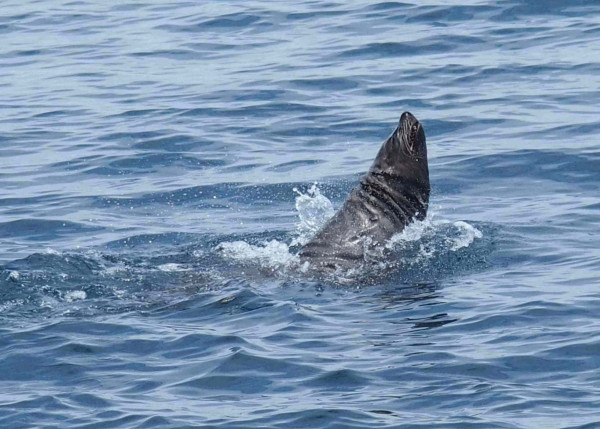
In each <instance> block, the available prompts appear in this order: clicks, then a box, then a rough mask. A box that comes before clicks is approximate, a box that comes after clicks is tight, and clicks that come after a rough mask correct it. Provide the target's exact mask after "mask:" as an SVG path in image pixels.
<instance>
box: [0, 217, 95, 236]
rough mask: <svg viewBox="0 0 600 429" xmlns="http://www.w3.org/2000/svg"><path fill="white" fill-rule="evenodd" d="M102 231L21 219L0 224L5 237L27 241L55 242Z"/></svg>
mask: <svg viewBox="0 0 600 429" xmlns="http://www.w3.org/2000/svg"><path fill="white" fill-rule="evenodd" d="M100 229H102V228H101V227H98V226H94V225H86V224H82V223H76V222H69V221H63V220H48V219H20V220H14V221H9V222H3V223H0V234H1V235H2V236H4V237H21V238H24V239H27V240H36V241H37V240H53V239H56V238H59V237H61V236H64V235H70V234H81V233H83V232H93V231H98V230H100Z"/></svg>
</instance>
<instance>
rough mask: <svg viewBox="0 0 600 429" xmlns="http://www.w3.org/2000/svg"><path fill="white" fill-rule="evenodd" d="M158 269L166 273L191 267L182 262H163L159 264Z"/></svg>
mask: <svg viewBox="0 0 600 429" xmlns="http://www.w3.org/2000/svg"><path fill="white" fill-rule="evenodd" d="M158 269H159V270H161V271H164V272H166V273H173V272H177V271H189V268H188V267H186V266H185V265H182V264H173V263H170V264H162V265H159V266H158Z"/></svg>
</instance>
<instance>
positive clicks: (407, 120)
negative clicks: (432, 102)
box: [400, 112, 419, 126]
mask: <svg viewBox="0 0 600 429" xmlns="http://www.w3.org/2000/svg"><path fill="white" fill-rule="evenodd" d="M418 122H419V121H418V120H417V118H415V117H414V116H413V114H412V113H410V112H404V113H403V114H402V116H400V124H406V125H409V126H410V125H412V124H415V123H418Z"/></svg>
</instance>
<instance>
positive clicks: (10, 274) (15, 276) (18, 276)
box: [6, 271, 21, 281]
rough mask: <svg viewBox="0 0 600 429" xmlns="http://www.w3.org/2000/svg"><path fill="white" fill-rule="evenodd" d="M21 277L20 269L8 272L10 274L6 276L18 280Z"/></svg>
mask: <svg viewBox="0 0 600 429" xmlns="http://www.w3.org/2000/svg"><path fill="white" fill-rule="evenodd" d="M20 278H21V274H19V272H18V271H11V272H10V273H8V276H7V277H6V280H13V281H17V280H19V279H20Z"/></svg>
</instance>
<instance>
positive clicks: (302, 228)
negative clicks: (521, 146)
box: [216, 183, 483, 277]
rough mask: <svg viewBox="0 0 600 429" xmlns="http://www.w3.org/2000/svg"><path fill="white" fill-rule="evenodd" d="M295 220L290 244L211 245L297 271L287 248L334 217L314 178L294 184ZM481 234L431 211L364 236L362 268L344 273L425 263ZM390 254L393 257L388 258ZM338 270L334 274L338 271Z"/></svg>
mask: <svg viewBox="0 0 600 429" xmlns="http://www.w3.org/2000/svg"><path fill="white" fill-rule="evenodd" d="M293 191H294V192H295V193H296V194H298V195H297V197H296V210H297V212H298V223H297V225H296V230H295V232H294V233H293V234H292V238H291V240H290V241H289V243H286V242H285V241H280V240H275V239H272V240H268V241H263V242H261V243H258V244H250V243H248V242H246V241H234V242H223V243H220V244H219V245H217V246H216V250H217V251H219V252H220V253H221V256H223V257H224V258H227V259H231V260H235V261H237V262H240V263H244V264H255V265H257V266H259V267H261V268H266V269H269V270H270V271H272V272H275V273H287V272H289V271H294V270H299V271H302V272H306V271H307V269H308V268H309V266H308V262H305V263H304V264H303V265H300V259H299V257H298V256H297V255H296V254H295V253H294V252H293V250H292V249H294V248H296V247H297V246H302V245H304V244H306V243H307V242H308V241H309V240H310V239H311V238H312V237H313V236H314V235H315V234H316V233H317V232H318V231H319V230H320V229H321V228H322V227H323V225H325V223H326V222H327V221H328V220H329V219H330V218H331V217H332V216H333V214H334V210H333V204H332V203H331V201H330V200H329V199H328V198H327V197H326V196H324V195H323V194H321V192H320V190H319V188H318V186H317V183H314V184H313V185H312V186H311V187H310V188H309V189H308V190H307V191H306V193H303V192H301V191H299V190H298V189H296V188H294V189H293ZM482 237H483V233H482V232H481V231H480V230H479V229H477V228H475V227H474V226H472V225H470V224H469V223H467V222H465V221H455V222H451V221H448V220H438V219H436V213H435V212H434V211H433V210H430V211H429V213H428V215H427V217H426V218H425V219H424V220H422V221H414V222H412V223H410V224H409V225H407V226H406V228H404V230H403V231H402V232H400V233H398V234H396V235H394V236H393V237H392V238H391V239H390V240H388V241H387V242H386V243H383V244H377V243H372V242H370V241H369V240H365V260H364V263H363V264H362V267H357V268H356V269H353V270H352V271H351V272H350V273H344V274H346V275H347V276H348V275H350V276H351V277H354V276H355V275H356V276H358V275H360V274H361V272H363V271H365V270H376V271H381V270H383V271H386V270H389V269H390V268H401V267H410V266H417V265H424V264H427V263H428V261H430V260H434V259H436V258H440V257H443V256H444V255H446V254H449V253H455V252H458V251H460V250H461V249H464V248H468V247H469V246H470V245H471V244H472V243H473V242H474V241H475V240H476V239H480V238H482ZM390 255H392V257H391V258H390ZM338 274H340V273H336V275H338Z"/></svg>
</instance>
